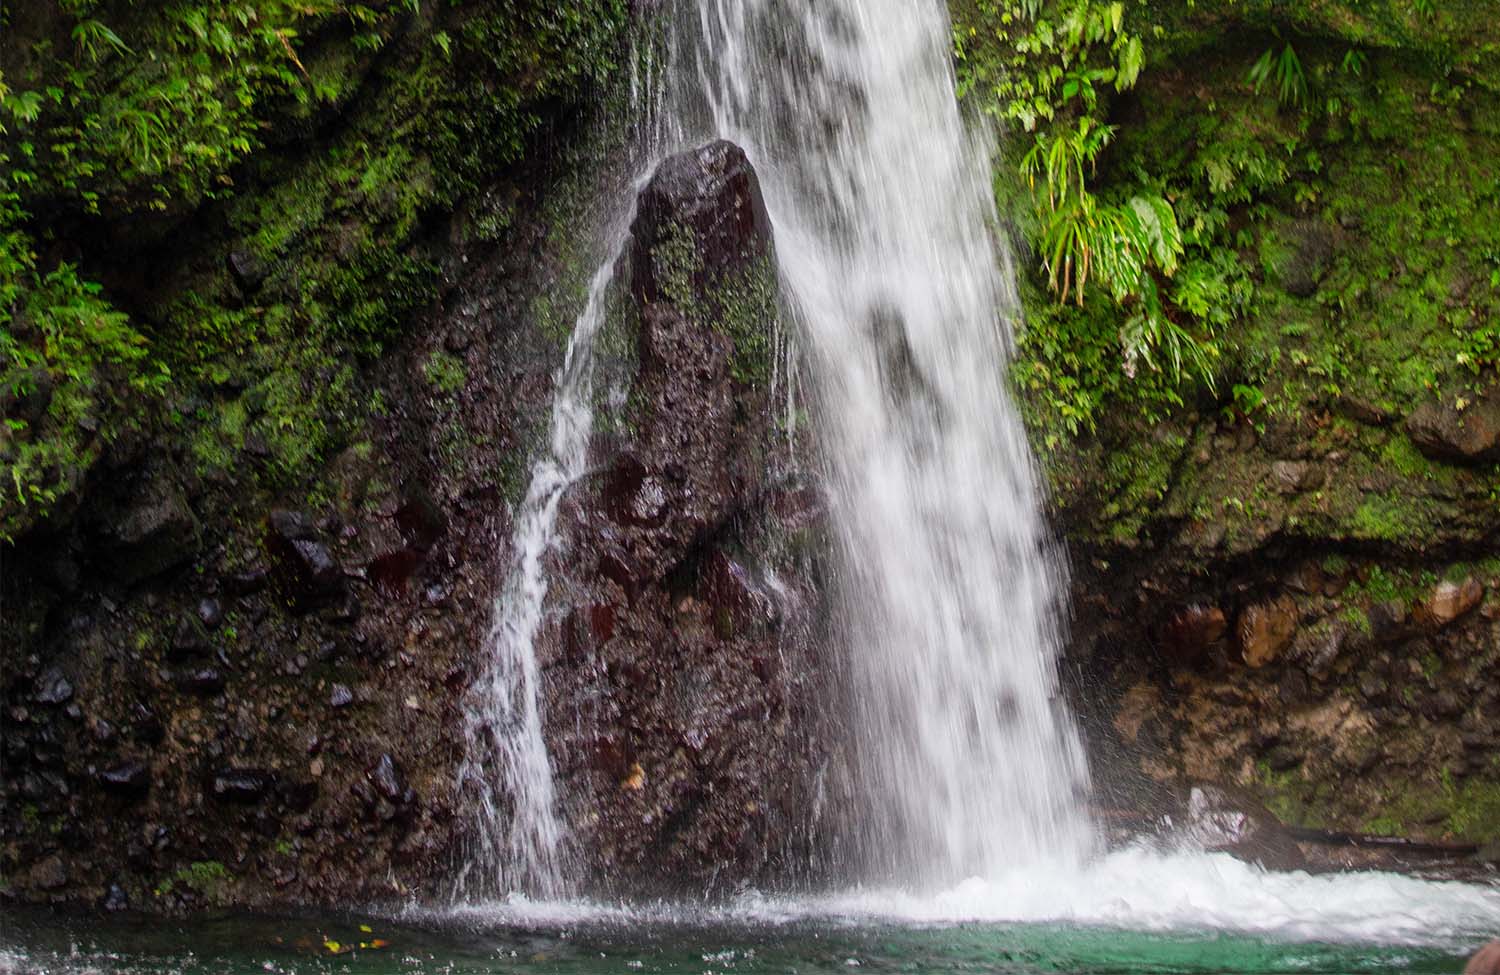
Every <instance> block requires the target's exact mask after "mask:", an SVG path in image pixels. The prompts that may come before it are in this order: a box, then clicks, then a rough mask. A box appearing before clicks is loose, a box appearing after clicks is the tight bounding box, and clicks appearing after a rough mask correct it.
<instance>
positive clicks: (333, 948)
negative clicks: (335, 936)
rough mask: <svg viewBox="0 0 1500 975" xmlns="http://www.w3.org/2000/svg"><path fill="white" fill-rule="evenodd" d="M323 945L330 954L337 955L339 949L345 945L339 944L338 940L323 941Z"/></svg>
mask: <svg viewBox="0 0 1500 975" xmlns="http://www.w3.org/2000/svg"><path fill="white" fill-rule="evenodd" d="M323 947H324V948H327V949H328V951H329V953H330V954H334V955H336V954H338V953H339V949H340V948H342V947H343V945H341V944H339V943H338V942H337V941H325V942H323Z"/></svg>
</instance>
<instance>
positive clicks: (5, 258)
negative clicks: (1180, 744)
mask: <svg viewBox="0 0 1500 975" xmlns="http://www.w3.org/2000/svg"><path fill="white" fill-rule="evenodd" d="M4 206H5V203H3V202H0V208H3V207H4ZM10 206H11V212H12V213H14V202H13V200H12V202H11V204H10ZM101 290H102V289H101V288H100V286H99V285H98V284H95V283H93V282H90V281H86V280H84V279H82V278H80V277H79V276H78V271H77V268H75V267H74V266H72V265H71V264H66V263H63V264H59V265H57V266H56V267H54V268H52V269H51V270H48V271H43V270H42V269H40V268H39V267H38V263H37V255H36V251H35V249H34V245H33V243H32V240H31V238H30V237H28V236H27V235H26V234H25V233H24V232H22V231H21V230H19V229H17V228H16V227H15V226H14V224H13V223H11V222H8V221H6V220H5V216H4V212H3V209H0V310H3V311H4V313H5V314H6V315H7V316H8V319H9V321H8V325H7V326H6V327H4V328H0V397H3V398H4V399H6V400H12V401H15V400H25V399H32V400H36V401H39V402H40V403H41V408H40V410H34V411H32V412H31V413H30V414H29V415H20V416H17V415H12V416H9V417H8V418H6V419H5V421H4V422H5V427H4V429H3V430H0V471H3V478H4V483H3V484H0V491H3V492H4V501H3V503H0V540H9V539H11V538H13V537H14V536H15V535H16V534H17V533H18V532H19V531H20V530H21V529H22V528H23V527H24V526H25V525H26V524H28V523H29V521H30V520H31V519H32V518H34V517H37V516H39V515H41V514H44V513H45V512H46V511H48V510H49V509H50V508H51V507H52V506H53V505H54V504H55V503H56V502H57V500H58V499H59V498H60V497H61V496H62V495H63V494H65V493H66V492H67V491H69V490H71V489H72V488H73V487H75V486H76V485H77V484H78V483H79V481H80V480H81V479H82V476H83V472H84V471H85V470H86V469H87V467H88V465H89V464H90V463H92V461H93V460H94V458H96V457H97V456H98V454H99V452H100V451H101V449H102V448H103V446H104V445H105V442H107V440H108V439H109V436H110V435H111V432H112V431H111V430H110V429H109V428H107V427H106V428H105V430H104V436H103V437H95V436H94V435H93V433H92V431H93V430H98V429H99V428H100V426H101V418H102V417H103V416H104V415H105V414H106V413H110V412H118V413H121V414H124V415H125V416H129V415H130V412H131V406H132V404H133V403H134V402H136V401H138V400H139V399H141V398H150V397H154V396H156V395H157V394H158V393H159V392H160V391H161V390H162V388H163V387H164V386H165V384H166V382H167V379H168V377H169V373H168V371H167V369H166V367H165V366H163V365H162V364H161V363H160V362H159V361H157V360H156V359H155V358H154V357H153V356H152V354H151V350H150V346H149V343H148V341H147V339H146V337H145V336H144V335H142V334H141V333H140V332H138V331H137V330H136V329H135V328H133V327H132V326H131V324H130V321H129V318H128V316H126V315H124V314H122V313H121V312H119V311H117V310H116V309H114V308H113V307H112V306H111V305H110V304H109V303H108V302H107V301H105V300H104V299H103V298H102V297H101ZM38 414H39V415H38Z"/></svg>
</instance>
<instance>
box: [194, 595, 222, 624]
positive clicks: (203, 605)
mask: <svg viewBox="0 0 1500 975" xmlns="http://www.w3.org/2000/svg"><path fill="white" fill-rule="evenodd" d="M198 620H199V622H201V623H202V624H203V625H204V626H206V627H208V628H209V629H210V630H212V629H214V628H215V627H217V626H218V625H219V624H220V623H222V622H224V607H223V606H220V605H219V601H218V600H217V599H211V598H205V599H200V600H199V601H198Z"/></svg>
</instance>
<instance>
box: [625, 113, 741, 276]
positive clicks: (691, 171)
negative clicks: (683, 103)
mask: <svg viewBox="0 0 1500 975" xmlns="http://www.w3.org/2000/svg"><path fill="white" fill-rule="evenodd" d="M630 232H631V235H632V236H633V237H634V239H635V243H634V246H633V247H632V248H631V253H630V267H631V293H632V294H634V295H635V297H636V299H637V300H638V301H640V302H642V303H644V304H652V303H655V302H659V301H662V300H663V299H667V300H673V299H674V298H675V299H677V300H681V299H683V298H686V297H687V296H688V295H689V294H690V293H691V294H697V295H698V296H700V297H701V296H710V295H711V294H712V292H713V290H714V289H713V285H714V283H715V279H716V278H717V276H718V275H719V274H720V273H722V272H723V271H725V270H728V269H734V268H743V267H745V266H746V265H748V264H749V263H751V262H753V261H754V260H756V259H758V258H761V257H764V256H765V255H766V254H767V253H768V252H769V249H770V246H771V218H770V217H769V216H768V215H767V213H766V204H765V200H764V199H763V198H762V197H761V192H760V181H759V180H758V179H757V178H756V176H755V171H754V170H753V169H752V168H751V166H750V161H749V160H748V159H746V158H745V152H744V150H743V149H741V148H740V147H739V146H736V145H734V144H733V143H730V142H725V141H722V140H721V141H719V142H714V143H712V144H710V145H707V146H704V147H703V148H701V149H699V150H697V151H695V152H684V153H680V154H678V155H676V156H672V157H671V158H670V159H667V160H665V161H663V162H662V164H661V166H660V167H659V168H658V169H657V171H656V175H655V176H653V177H652V179H651V182H650V184H649V185H647V187H646V189H645V191H644V192H642V193H641V197H640V202H639V205H638V207H637V211H636V219H635V223H634V225H632V227H631V228H630ZM674 245H676V246H675V249H678V250H683V249H686V248H689V247H690V248H691V250H690V251H689V252H688V253H690V254H691V255H692V256H694V257H696V259H697V261H698V262H699V266H698V267H697V268H695V269H693V270H692V271H690V272H688V276H687V277H684V271H685V268H684V267H683V266H681V265H680V264H679V263H678V261H680V260H682V259H683V258H684V257H686V256H687V255H685V254H681V253H675V254H674V253H672V250H674Z"/></svg>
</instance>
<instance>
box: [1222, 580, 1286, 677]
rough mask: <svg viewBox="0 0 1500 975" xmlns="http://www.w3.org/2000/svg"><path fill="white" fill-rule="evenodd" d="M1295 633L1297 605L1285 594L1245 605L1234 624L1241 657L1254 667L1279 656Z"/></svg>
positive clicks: (1267, 662)
mask: <svg viewBox="0 0 1500 975" xmlns="http://www.w3.org/2000/svg"><path fill="white" fill-rule="evenodd" d="M1296 635H1297V606H1296V604H1295V603H1294V602H1292V600H1291V599H1290V598H1289V597H1287V596H1282V597H1280V598H1278V599H1276V600H1273V601H1271V602H1266V603H1256V604H1254V605H1251V606H1246V607H1245V608H1244V609H1242V610H1240V618H1239V622H1238V623H1237V624H1236V625H1235V637H1236V639H1237V641H1238V644H1239V648H1240V655H1241V657H1242V658H1243V659H1244V661H1245V663H1246V664H1248V665H1249V666H1251V667H1257V668H1258V667H1264V666H1266V665H1267V664H1269V663H1271V662H1272V661H1274V660H1276V659H1277V658H1278V657H1280V656H1281V654H1282V652H1283V651H1285V650H1286V648H1287V647H1289V646H1291V645H1292V640H1293V639H1294V638H1295V637H1296Z"/></svg>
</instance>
